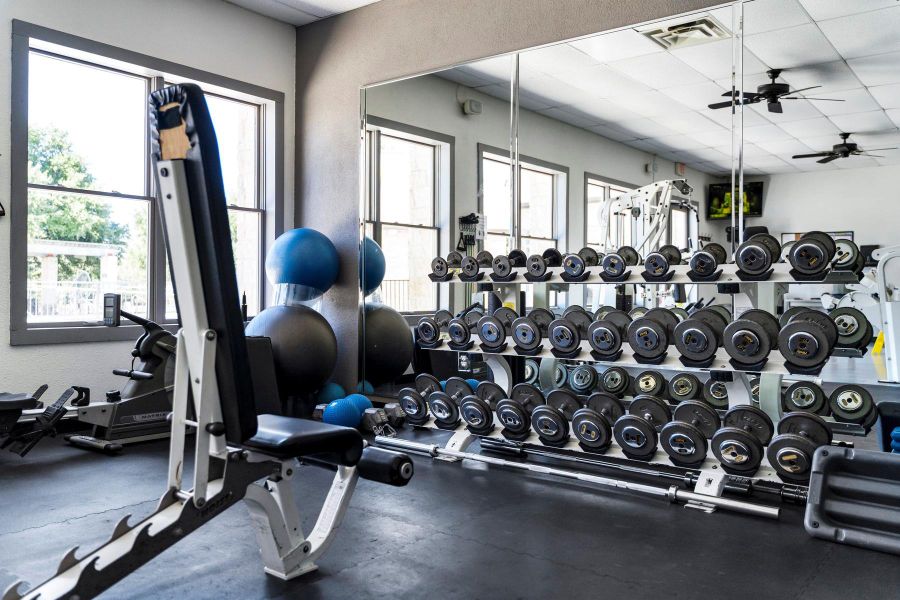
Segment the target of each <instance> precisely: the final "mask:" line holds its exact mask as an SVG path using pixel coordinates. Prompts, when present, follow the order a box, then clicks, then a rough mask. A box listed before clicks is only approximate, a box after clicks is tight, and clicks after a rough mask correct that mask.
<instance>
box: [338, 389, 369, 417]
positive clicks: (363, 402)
mask: <svg viewBox="0 0 900 600" xmlns="http://www.w3.org/2000/svg"><path fill="white" fill-rule="evenodd" d="M345 400H349V401H350V402H352V403H353V404H354V406H356V408H357V409H359V416H360V418H362V414H363V413H364V412H366V411H367V410H368V409H370V408H372V401H371V400H369V399H368V398H366V397H365V396H363V395H362V394H350V395H349V396H347V397H346V398H345Z"/></svg>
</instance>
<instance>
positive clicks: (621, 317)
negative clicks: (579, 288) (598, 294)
mask: <svg viewBox="0 0 900 600" xmlns="http://www.w3.org/2000/svg"><path fill="white" fill-rule="evenodd" d="M602 318H603V319H604V320H606V321H610V322H612V323H614V324H615V325H616V327H618V328H619V335H622V336H624V335H625V332H626V331H628V326H629V325H630V324H631V321H632V319H631V315H629V314H628V313H627V312H625V311H624V310H619V309H618V308H614V309H612V310H610V311H608V312H607V313H606V314H605V315H603V317H602ZM594 319H595V320H598V321H599V320H600V318H598V317H597V316H596V315H594Z"/></svg>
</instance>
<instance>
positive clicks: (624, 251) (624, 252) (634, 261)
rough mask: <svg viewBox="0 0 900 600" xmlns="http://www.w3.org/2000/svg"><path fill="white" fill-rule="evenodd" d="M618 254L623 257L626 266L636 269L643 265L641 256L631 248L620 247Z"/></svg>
mask: <svg viewBox="0 0 900 600" xmlns="http://www.w3.org/2000/svg"><path fill="white" fill-rule="evenodd" d="M616 254H618V255H619V256H621V257H622V259H623V260H624V261H625V264H626V265H627V266H629V267H636V266H638V265H639V264H641V255H640V254H638V251H637V250H635V249H634V248H632V247H631V246H620V247H619V249H618V250H616Z"/></svg>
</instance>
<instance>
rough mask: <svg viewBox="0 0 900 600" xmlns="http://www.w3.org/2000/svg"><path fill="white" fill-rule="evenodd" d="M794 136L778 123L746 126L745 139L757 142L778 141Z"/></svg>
mask: <svg viewBox="0 0 900 600" xmlns="http://www.w3.org/2000/svg"><path fill="white" fill-rule="evenodd" d="M791 138H792V136H791V134H789V133H788V132H786V131H785V130H784V129H781V128H780V127H778V125H772V124H769V125H758V126H756V127H744V139H745V140H747V141H749V142H753V143H754V144H757V143H759V142H776V141H779V140H788V139H791Z"/></svg>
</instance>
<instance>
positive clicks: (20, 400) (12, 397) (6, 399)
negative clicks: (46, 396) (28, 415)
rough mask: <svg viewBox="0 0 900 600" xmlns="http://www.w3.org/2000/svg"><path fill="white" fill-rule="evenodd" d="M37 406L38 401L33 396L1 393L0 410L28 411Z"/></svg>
mask: <svg viewBox="0 0 900 600" xmlns="http://www.w3.org/2000/svg"><path fill="white" fill-rule="evenodd" d="M37 405H38V401H37V400H35V399H34V397H33V396H32V395H31V394H10V393H8V392H0V410H28V409H29V408H36V407H37Z"/></svg>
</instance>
